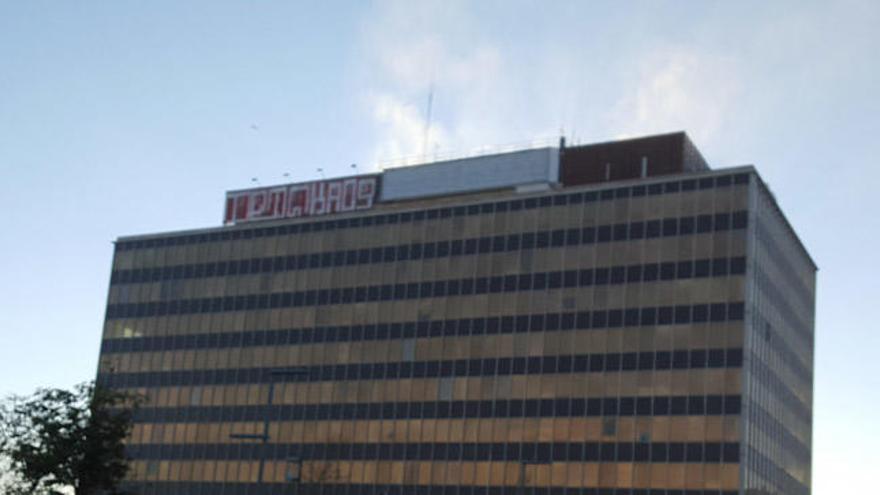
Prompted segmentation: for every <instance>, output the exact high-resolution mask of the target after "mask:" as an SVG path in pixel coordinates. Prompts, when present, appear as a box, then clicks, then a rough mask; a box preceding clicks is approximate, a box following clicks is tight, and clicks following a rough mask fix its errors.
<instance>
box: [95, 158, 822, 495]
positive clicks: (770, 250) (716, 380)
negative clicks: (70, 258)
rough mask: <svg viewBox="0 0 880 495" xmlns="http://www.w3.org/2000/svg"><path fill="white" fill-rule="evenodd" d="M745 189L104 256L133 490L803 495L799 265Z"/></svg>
mask: <svg viewBox="0 0 880 495" xmlns="http://www.w3.org/2000/svg"><path fill="white" fill-rule="evenodd" d="M761 187H762V185H761V183H760V179H759V178H758V177H757V175H756V174H754V172H753V171H752V170H751V169H737V170H733V171H723V170H722V171H716V172H701V173H694V174H681V175H676V176H668V177H665V178H652V179H646V180H643V181H635V182H632V183H626V184H624V183H609V184H605V185H593V186H581V187H570V188H563V189H559V190H553V191H547V192H542V193H535V194H514V193H513V192H512V191H511V192H509V193H498V192H495V193H491V194H485V195H474V194H472V195H468V196H459V197H445V198H437V199H434V200H423V201H419V202H407V203H395V204H384V205H378V206H377V208H375V209H374V210H372V211H370V212H365V213H358V214H347V215H340V216H336V217H329V218H325V219H321V220H314V219H312V220H307V219H306V220H290V221H282V222H274V223H265V224H258V225H241V226H234V227H225V228H222V229H212V230H204V231H198V232H189V233H178V234H167V235H156V236H146V237H138V238H125V239H121V240H120V241H119V242H117V245H116V253H115V257H114V264H113V274H112V278H111V285H110V293H109V298H108V307H107V317H106V324H105V328H104V340H103V343H102V351H101V358H100V369H99V374H98V379H99V381H100V382H101V383H103V384H106V385H109V386H112V387H115V388H120V389H126V390H131V391H133V392H137V393H141V394H143V395H145V396H146V397H147V403H146V405H145V407H144V408H143V409H142V410H141V411H140V412H139V413H138V417H137V423H136V425H135V428H134V431H133V434H132V437H131V439H130V441H129V444H128V449H129V455H130V456H131V458H132V467H133V469H132V472H131V474H130V479H129V488H130V489H131V490H133V491H135V492H136V493H143V494H196V493H199V494H261V493H300V494H315V495H318V494H340V495H342V494H346V495H348V494H351V495H361V494H364V495H367V494H370V495H383V494H388V495H393V494H399V495H403V494H414V495H415V494H419V495H422V494H424V495H429V494H431V495H433V494H441V493H442V494H444V495H445V494H450V495H452V494H460V495H477V494H479V495H490V494H492V495H495V494H497V495H520V494H525V493H529V494H532V493H536V494H537V493H541V494H546V495H550V494H551V493H552V494H559V495H562V494H584V495H588V494H596V495H600V494H602V495H604V494H624V493H626V494H645V495H648V494H651V495H660V494H663V495H672V494H681V495H685V494H687V495H696V494H716V495H718V494H725V495H726V494H733V493H745V492H744V491H743V490H746V489H749V490H767V491H768V493H772V492H773V491H774V490H775V491H776V492H785V493H808V492H809V470H810V457H809V456H810V431H811V430H810V424H811V416H810V415H811V409H810V404H811V392H812V331H813V329H812V301H813V299H812V298H813V292H812V291H813V284H814V279H813V273H814V267H813V268H811V267H812V265H811V264H810V263H811V262H809V261H808V260H809V258H808V257H806V258H805V259H806V260H807V262H803V261H802V258H797V256H794V255H792V253H795V255H797V254H799V253H800V252H799V251H797V249H798V248H799V244H796V238H793V237H792V236H793V234H791V233H790V231H788V230H786V229H785V228H784V227H785V226H786V225H787V224H784V219H782V218H781V216H779V214H778V213H776V210H773V209H772V206H773V205H771V204H769V203H767V202H768V201H770V202H772V198H771V199H768V198H767V197H765V196H766V195H765V194H764V193H763V192H762V191H763V190H762V189H761ZM762 201H763V202H762ZM765 203H767V204H765ZM765 212H766V213H765ZM803 256H806V255H805V254H804V255H803ZM792 258H797V259H796V260H795V261H792ZM786 263H788V264H786ZM810 270H813V271H810ZM807 344H809V345H807ZM291 478H295V480H292V479H291ZM292 481H296V482H295V483H294V482H292ZM790 487H797V489H798V490H801V491H790ZM803 490H806V491H803Z"/></svg>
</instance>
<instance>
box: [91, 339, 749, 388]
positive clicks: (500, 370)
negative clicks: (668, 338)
mask: <svg viewBox="0 0 880 495" xmlns="http://www.w3.org/2000/svg"><path fill="white" fill-rule="evenodd" d="M742 361H743V352H742V349H741V348H732V349H693V350H690V351H686V350H680V351H656V352H626V353H607V354H578V355H562V356H533V357H512V358H497V359H496V358H487V359H458V360H443V361H403V362H400V361H398V362H387V363H361V364H337V365H332V364H327V365H319V366H302V367H298V368H297V370H301V371H302V376H295V375H293V374H288V375H284V376H277V377H276V376H274V375H273V374H272V372H273V371H277V369H275V368H227V369H215V370H179V371H149V372H144V373H104V374H101V375H99V377H98V379H99V382H100V384H101V385H104V386H108V387H117V388H123V387H124V388H134V387H167V386H174V385H232V384H245V383H268V382H269V380H270V379H272V380H275V381H279V382H281V381H300V380H303V381H305V380H308V381H349V380H390V379H398V378H432V377H452V376H496V375H502V376H503V375H531V374H550V373H588V372H589V373H600V372H618V371H645V370H687V369H705V368H739V367H741V366H742Z"/></svg>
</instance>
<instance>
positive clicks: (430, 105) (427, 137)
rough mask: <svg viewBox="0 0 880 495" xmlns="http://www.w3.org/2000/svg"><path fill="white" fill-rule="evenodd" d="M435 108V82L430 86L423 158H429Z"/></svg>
mask: <svg viewBox="0 0 880 495" xmlns="http://www.w3.org/2000/svg"><path fill="white" fill-rule="evenodd" d="M433 107H434V80H433V78H432V79H431V85H430V86H428V108H427V110H426V111H425V136H424V140H423V141H422V157H427V156H428V141H429V140H430V139H431V112H432V111H433Z"/></svg>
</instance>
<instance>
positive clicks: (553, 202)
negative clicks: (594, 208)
mask: <svg viewBox="0 0 880 495" xmlns="http://www.w3.org/2000/svg"><path fill="white" fill-rule="evenodd" d="M748 182H749V174H748V173H743V174H736V175H723V176H719V177H704V178H701V179H686V180H682V181H670V182H665V183H655V184H648V185H636V186H627V187H618V188H615V189H605V190H603V191H582V192H574V193H568V194H565V193H554V194H549V195H546V196H540V197H532V198H524V199H511V200H503V201H497V202H494V203H482V204H471V205H462V206H450V207H443V208H431V209H427V210H418V211H407V212H403V213H387V214H384V215H370V216H358V217H353V218H341V219H338V220H323V221H317V222H306V223H296V224H290V225H280V226H273V227H258V228H248V229H234V230H233V229H229V230H221V231H217V232H210V233H203V234H189V235H177V236H173V237H161V238H154V239H142V240H137V241H125V242H118V243H117V244H116V249H117V250H119V251H128V250H133V249H148V248H154V247H165V246H183V245H188V244H203V243H206V242H220V241H229V240H237V239H252V238H259V237H275V236H282V235H295V234H298V233H308V232H320V231H324V230H336V229H348V228H359V227H370V226H372V225H385V224H396V223H410V222H418V221H423V220H434V219H438V218H439V219H442V218H450V217H463V216H473V215H486V214H492V213H496V212H498V213H503V212H507V211H519V210H531V209H536V208H548V207H552V206H565V205H569V204H580V203H590V202H594V201H608V200H613V199H620V198H628V197H634V198H635V197H642V196H654V195H659V194H666V193H677V192H679V191H685V192H687V191H694V190H697V189H701V190H702V189H712V188H715V187H718V188H723V187H729V186H731V185H733V184H737V185H740V184H748Z"/></svg>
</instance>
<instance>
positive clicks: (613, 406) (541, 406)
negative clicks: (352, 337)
mask: <svg viewBox="0 0 880 495" xmlns="http://www.w3.org/2000/svg"><path fill="white" fill-rule="evenodd" d="M741 407H742V404H741V399H740V396H739V395H709V396H703V395H691V396H656V397H594V398H589V399H584V398H567V397H562V398H556V399H525V400H522V399H512V400H494V401H492V400H484V401H478V400H473V401H471V400H468V401H426V402H369V403H356V404H354V403H338V404H304V405H272V406H268V405H266V406H195V407H153V408H150V407H142V408H140V409H138V410H137V411H136V412H135V421H136V422H139V423H176V422H220V421H262V420H264V419H266V418H272V419H273V420H276V421H324V420H378V419H389V420H390V419H447V418H450V419H461V418H521V417H527V418H534V417H546V418H550V417H556V418H580V417H585V416H594V417H595V416H706V415H710V416H717V415H721V414H729V415H736V414H739V413H740V408H741Z"/></svg>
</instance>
